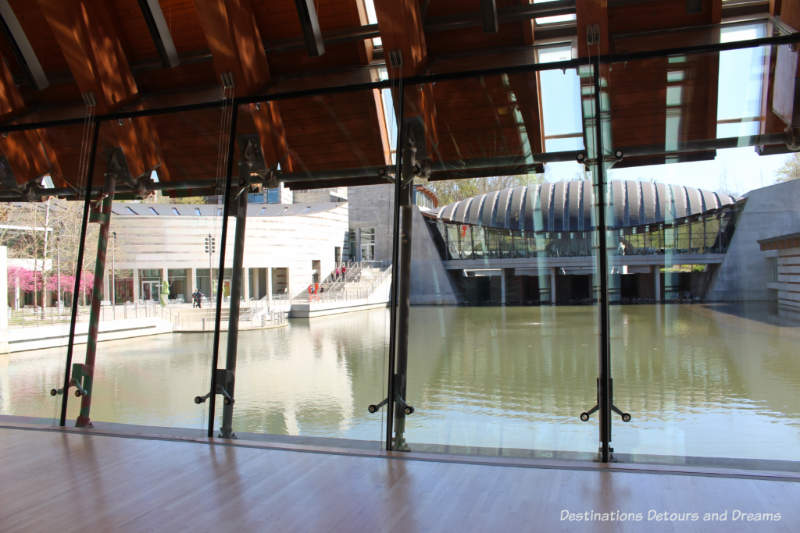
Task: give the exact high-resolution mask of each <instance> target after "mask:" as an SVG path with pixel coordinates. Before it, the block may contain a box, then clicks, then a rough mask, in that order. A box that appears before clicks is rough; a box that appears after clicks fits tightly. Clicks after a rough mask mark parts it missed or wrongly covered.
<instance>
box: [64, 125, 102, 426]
mask: <svg viewBox="0 0 800 533" xmlns="http://www.w3.org/2000/svg"><path fill="white" fill-rule="evenodd" d="M92 126H93V127H94V132H93V133H92V147H91V148H90V149H89V168H88V170H87V172H86V192H85V195H86V196H85V198H84V199H83V217H82V218H81V235H80V240H79V241H78V257H77V259H76V261H75V285H74V286H73V289H72V309H71V310H70V311H71V316H70V322H69V341H68V342H67V359H66V363H65V365H64V385H63V389H62V390H63V391H64V393H63V394H62V395H61V416H60V417H59V421H58V425H59V426H62V427H63V426H64V425H65V424H66V422H67V401H68V399H69V394H67V391H68V390H69V381H70V373H71V371H72V351H73V347H74V345H75V326H76V324H77V323H78V302H79V300H80V292H81V291H80V287H81V272H82V271H83V253H84V251H85V249H86V246H85V241H86V228H87V226H88V225H89V208H90V207H91V203H92V181H93V178H94V159H95V153H96V152H97V137H98V133H99V130H100V127H99V124H97V122H96V121H93V122H92Z"/></svg>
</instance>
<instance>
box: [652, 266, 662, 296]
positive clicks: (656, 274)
mask: <svg viewBox="0 0 800 533" xmlns="http://www.w3.org/2000/svg"><path fill="white" fill-rule="evenodd" d="M650 270H651V271H652V272H653V289H654V290H655V299H656V301H657V302H660V301H661V267H659V266H658V265H653V266H652V267H650Z"/></svg>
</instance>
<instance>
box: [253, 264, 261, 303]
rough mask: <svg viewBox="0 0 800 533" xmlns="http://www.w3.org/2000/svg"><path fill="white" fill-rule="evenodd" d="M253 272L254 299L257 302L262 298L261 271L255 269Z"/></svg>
mask: <svg viewBox="0 0 800 533" xmlns="http://www.w3.org/2000/svg"><path fill="white" fill-rule="evenodd" d="M252 272H253V298H254V299H255V300H258V299H260V298H261V287H260V283H261V280H260V279H259V278H261V269H260V268H254V269H252Z"/></svg>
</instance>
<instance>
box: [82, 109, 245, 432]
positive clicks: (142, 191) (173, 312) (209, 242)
mask: <svg viewBox="0 0 800 533" xmlns="http://www.w3.org/2000/svg"><path fill="white" fill-rule="evenodd" d="M230 110H231V108H230V107H226V108H220V107H211V108H208V109H200V110H195V111H189V112H182V113H167V114H161V115H155V116H140V117H135V118H125V119H120V120H113V121H104V122H101V123H100V131H99V135H98V145H97V150H96V153H97V155H96V160H95V167H94V170H95V173H94V180H95V186H96V187H97V188H98V189H100V190H103V191H104V193H105V194H107V195H108V197H107V198H113V201H112V202H109V203H110V206H109V207H108V209H110V220H109V227H108V228H107V230H106V232H107V233H106V234H104V236H103V237H102V238H100V239H98V236H97V235H95V236H93V237H91V236H87V240H86V242H85V248H86V250H87V253H89V251H91V253H92V254H93V255H94V254H97V251H98V249H100V248H102V247H103V245H104V244H105V254H104V258H103V259H104V268H103V269H102V270H99V271H98V274H99V273H100V272H102V283H101V284H100V287H101V297H100V299H99V302H98V303H99V308H98V311H99V325H98V326H99V340H100V342H98V343H97V344H96V346H94V347H92V345H91V344H87V345H85V346H82V347H81V349H80V350H78V349H77V348H78V347H77V346H76V359H75V361H76V362H78V363H83V362H84V361H85V358H86V357H87V356H88V357H90V358H91V357H94V376H93V389H92V394H91V402H90V415H89V416H90V419H91V420H92V421H93V422H98V423H102V422H116V423H124V424H136V425H143V426H158V427H181V428H196V429H200V428H205V427H206V423H207V419H208V413H207V411H208V407H207V404H199V405H198V404H196V403H195V402H194V398H195V396H198V395H199V396H203V395H205V394H206V393H207V392H208V390H209V387H210V377H211V370H210V368H211V357H212V351H213V336H214V335H213V331H214V324H215V310H216V309H215V308H216V305H215V297H216V287H214V289H213V290H210V287H209V281H208V267H209V265H213V267H214V271H213V272H214V275H213V278H212V281H213V282H214V283H216V282H217V281H218V277H219V276H218V272H219V256H220V253H221V251H222V250H221V228H222V217H221V216H219V214H218V213H220V212H221V209H222V207H223V206H222V205H221V204H218V203H217V201H218V200H217V199H218V198H219V196H218V195H217V194H216V193H218V192H221V190H222V189H221V188H220V187H221V186H222V185H224V169H225V165H224V161H225V157H226V152H227V145H226V144H224V143H222V144H221V143H220V142H219V140H220V138H221V137H223V138H224V137H226V135H225V131H224V129H223V120H224V118H225V113H226V111H227V112H228V113H229V112H230ZM133 131H135V132H144V134H141V133H140V134H139V135H132V134H131V132H133ZM132 138H133V139H137V142H133V141H132V140H131V139H132ZM143 139H148V140H149V141H150V142H149V143H148V142H144V141H143ZM220 150H221V152H220ZM112 177H113V189H112V188H111V187H112V184H111V180H112ZM178 181H183V182H187V181H189V182H190V184H194V186H193V187H189V186H182V187H181V188H180V189H175V190H172V191H170V192H163V191H162V189H164V188H168V187H169V185H170V183H171V182H178ZM105 201H106V202H108V199H106V200H105ZM96 211H98V212H100V213H101V215H102V211H101V205H100V203H99V202H98V203H96ZM93 220H95V221H94V222H92V224H91V227H93V228H96V232H97V231H99V232H102V231H103V218H102V216H95V217H93ZM203 269H205V275H206V279H205V280H203V278H202V276H201V275H199V274H200V272H201V271H202V270H203ZM123 280H124V282H123V283H120V281H123ZM202 281H205V283H201V282H202ZM121 285H122V286H121ZM112 287H115V288H116V289H117V292H112ZM120 288H122V289H123V290H121V291H120V290H119V289H120ZM198 291H199V293H198ZM195 300H197V301H199V302H200V306H199V308H198V307H197V305H196V304H194V303H193V301H195ZM90 303H91V302H90ZM88 348H92V349H93V350H94V352H95V353H94V354H92V353H91V351H89V350H87V349H88ZM81 403H83V404H84V407H86V402H84V398H80V399H72V401H71V402H70V412H71V413H72V414H73V416H78V409H79V406H80V404H81Z"/></svg>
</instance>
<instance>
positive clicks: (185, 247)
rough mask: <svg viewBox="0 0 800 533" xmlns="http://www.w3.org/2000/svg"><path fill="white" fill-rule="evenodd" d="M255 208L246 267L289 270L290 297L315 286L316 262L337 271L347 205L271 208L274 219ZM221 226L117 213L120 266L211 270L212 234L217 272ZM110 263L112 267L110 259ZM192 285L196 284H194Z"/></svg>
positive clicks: (211, 219)
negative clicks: (207, 250)
mask: <svg viewBox="0 0 800 533" xmlns="http://www.w3.org/2000/svg"><path fill="white" fill-rule="evenodd" d="M124 205H125V204H121V203H120V204H117V207H120V206H124ZM161 207H162V208H163V207H164V206H161ZM184 207H185V206H184ZM250 208H251V209H250V211H249V214H248V218H247V230H246V232H245V239H246V240H245V250H244V264H243V266H244V268H271V269H277V268H288V271H289V291H290V293H291V295H298V294H300V293H302V292H304V291H306V289H307V287H308V285H309V283H311V276H312V261H315V260H316V261H320V267H321V272H322V277H323V278H324V277H326V276H327V275H328V274H330V273H331V272H333V270H335V257H334V249H335V247H337V246H338V247H342V248H343V247H344V241H345V236H346V234H347V224H348V216H347V212H348V206H347V204H346V203H328V204H317V205H313V206H311V207H309V208H308V209H307V210H306V209H305V208H304V207H303V206H300V205H289V206H281V205H270V206H267V207H266V208H265V209H266V210H267V212H268V213H270V215H269V216H265V215H260V214H259V213H260V212H261V207H260V206H257V205H251V206H250ZM284 209H286V211H284ZM140 211H141V210H140ZM166 211H169V209H166ZM281 213H285V214H281ZM235 220H236V219H235V218H233V217H231V218H230V219H229V224H228V243H227V247H226V253H225V258H226V261H225V263H226V268H230V267H231V265H232V263H233V237H234V234H235V229H236V221H235ZM221 226H222V217H219V216H177V215H176V216H170V215H161V216H156V215H153V216H145V215H124V214H117V215H114V216H112V219H111V230H112V231H115V232H116V233H117V248H116V258H115V259H116V268H117V270H124V269H158V270H162V269H195V271H196V270H198V269H208V264H209V258H208V254H206V253H205V251H204V239H205V237H206V236H207V235H208V234H209V233H210V234H212V235H213V236H215V238H216V250H217V253H215V254H214V255H213V257H212V262H213V265H214V268H215V269H216V268H218V266H219V250H220V232H221ZM107 265H108V267H110V261H109V262H108V263H107ZM273 271H274V270H273ZM187 284H188V285H191V287H192V288H194V287H195V286H196V285H195V284H194V281H193V280H192V281H189V280H187Z"/></svg>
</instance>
